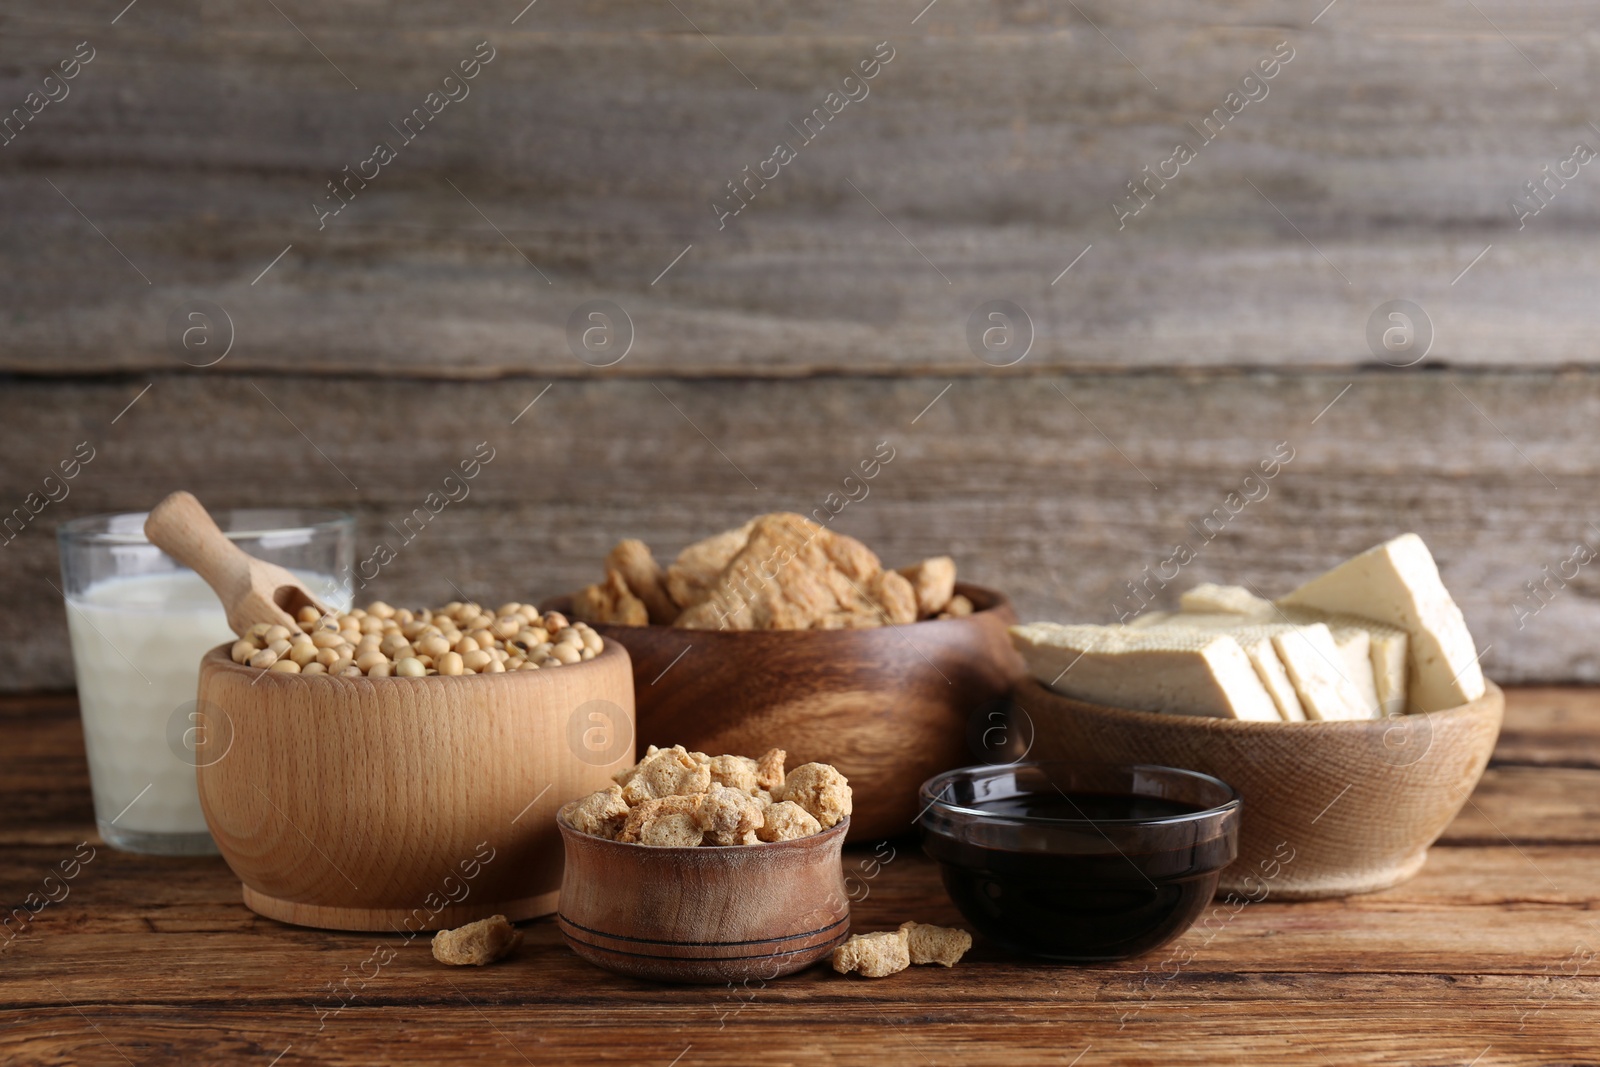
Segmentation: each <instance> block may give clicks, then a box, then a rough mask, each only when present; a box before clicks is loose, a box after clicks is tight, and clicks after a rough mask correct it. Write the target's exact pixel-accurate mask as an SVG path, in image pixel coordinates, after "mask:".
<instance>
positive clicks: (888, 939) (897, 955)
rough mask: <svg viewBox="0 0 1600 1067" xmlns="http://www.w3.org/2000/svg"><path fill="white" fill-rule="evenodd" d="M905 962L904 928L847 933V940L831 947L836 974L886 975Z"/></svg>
mask: <svg viewBox="0 0 1600 1067" xmlns="http://www.w3.org/2000/svg"><path fill="white" fill-rule="evenodd" d="M909 966H911V951H910V948H909V947H908V945H907V940H906V931H905V930H904V929H900V930H889V931H885V932H883V933H877V934H851V935H850V939H849V940H848V941H846V942H845V943H844V944H842V945H840V946H839V947H838V948H836V949H834V950H833V969H834V970H836V971H838V972H839V973H840V974H851V973H855V974H859V975H861V976H862V977H864V978H887V977H888V976H889V975H891V974H896V973H898V972H900V971H903V970H905V969H906V968H907V967H909Z"/></svg>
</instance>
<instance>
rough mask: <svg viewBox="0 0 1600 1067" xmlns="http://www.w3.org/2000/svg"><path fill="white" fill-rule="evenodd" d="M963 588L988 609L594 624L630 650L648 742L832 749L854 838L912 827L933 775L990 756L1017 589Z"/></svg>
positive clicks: (793, 763)
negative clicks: (779, 621)
mask: <svg viewBox="0 0 1600 1067" xmlns="http://www.w3.org/2000/svg"><path fill="white" fill-rule="evenodd" d="M956 591H957V592H959V593H963V594H965V595H966V596H967V597H968V598H970V599H971V600H972V603H973V606H974V607H975V608H977V609H978V610H976V611H974V612H973V614H971V615H967V616H964V617H962V618H958V619H933V620H929V621H927V622H917V623H911V624H909V625H906V626H885V627H880V628H877V629H871V630H680V629H678V628H676V627H672V626H607V625H602V624H599V623H594V624H592V625H593V626H594V628H595V629H596V630H598V631H600V633H601V634H603V635H604V636H605V638H606V640H608V641H610V640H615V641H618V642H620V643H621V644H623V645H625V646H627V649H628V652H629V653H630V654H632V656H633V663H634V688H635V699H636V700H637V702H638V708H639V745H640V747H641V748H643V747H644V746H645V745H660V746H661V747H663V748H665V747H668V746H670V745H683V746H685V747H687V748H689V749H690V750H698V751H701V752H708V753H710V754H711V755H713V756H715V755H720V754H722V753H725V752H726V753H732V754H734V755H740V756H751V757H755V756H759V755H761V753H763V752H765V751H766V750H767V749H769V748H774V747H776V748H782V749H785V750H787V751H788V753H789V761H788V765H789V766H790V767H791V768H793V767H797V766H799V765H800V764H802V763H813V762H814V763H831V764H833V765H834V766H835V767H837V768H838V769H839V771H840V773H842V774H843V775H844V776H845V777H846V778H848V779H850V788H851V790H852V791H853V792H854V804H855V811H854V813H853V814H852V816H851V822H852V824H853V826H854V829H853V831H852V832H853V833H854V834H855V836H856V840H857V841H864V840H877V839H881V838H885V837H893V836H897V835H899V834H904V833H909V832H911V830H912V829H913V824H914V822H915V819H916V815H917V809H918V807H919V805H918V804H917V788H918V787H919V786H921V785H922V783H923V782H924V781H926V780H927V779H929V778H931V777H933V776H934V775H935V774H938V773H939V772H940V771H947V770H950V769H951V768H952V767H960V766H962V765H963V764H967V763H971V762H973V759H974V758H975V757H981V755H982V753H974V752H972V751H971V750H970V749H969V747H968V737H969V733H971V732H972V731H971V730H970V729H969V728H970V726H971V724H972V723H973V722H981V721H982V717H983V715H984V711H985V709H986V708H991V707H995V706H997V705H998V703H999V702H1001V701H1003V700H1004V698H1005V696H1006V694H1007V692H1009V690H1010V688H1011V686H1012V684H1013V683H1014V682H1016V681H1017V680H1018V679H1020V678H1022V677H1025V676H1026V673H1027V672H1026V670H1025V668H1024V667H1023V664H1022V659H1021V657H1020V656H1018V655H1017V653H1016V650H1015V649H1013V648H1012V647H1011V639H1010V637H1009V636H1007V634H1006V627H1008V626H1011V625H1012V624H1014V623H1015V622H1016V621H1017V616H1016V613H1015V612H1014V611H1012V610H1011V602H1010V601H1008V600H1007V599H1006V598H1005V597H1004V596H1003V595H1001V594H1000V593H997V592H993V591H991V590H988V589H982V588H979V587H977V586H972V585H964V584H963V585H957V586H956ZM976 732H977V734H978V735H980V736H981V734H982V728H981V727H980V729H979V730H978V731H976Z"/></svg>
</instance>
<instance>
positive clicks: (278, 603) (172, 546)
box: [144, 490, 328, 637]
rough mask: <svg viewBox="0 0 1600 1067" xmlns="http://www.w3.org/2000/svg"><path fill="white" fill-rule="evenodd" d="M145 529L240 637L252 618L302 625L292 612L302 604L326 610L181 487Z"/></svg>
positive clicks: (159, 506) (154, 512)
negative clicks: (199, 584) (200, 584)
mask: <svg viewBox="0 0 1600 1067" xmlns="http://www.w3.org/2000/svg"><path fill="white" fill-rule="evenodd" d="M144 534H145V536H146V537H148V538H149V539H150V542H151V544H154V545H155V546H156V547H158V548H160V549H161V550H162V551H164V552H166V553H167V555H169V556H171V557H172V558H173V559H175V560H177V561H178V562H179V563H182V564H183V565H184V566H186V567H188V568H189V569H191V570H193V571H194V572H195V573H196V574H198V575H200V577H202V578H204V579H205V580H206V584H207V585H209V586H211V588H212V590H213V591H214V592H215V593H216V594H217V598H218V599H219V600H221V601H222V606H223V608H224V609H226V611H227V613H228V625H229V626H231V627H233V632H234V633H236V634H238V635H239V636H241V637H243V636H244V634H245V631H246V630H248V629H250V627H251V626H253V625H255V624H256V623H266V624H267V625H269V626H274V625H275V626H284V627H287V628H288V629H289V630H290V631H291V632H292V631H296V630H300V629H302V627H301V625H300V623H299V621H298V620H296V619H295V617H294V613H295V612H298V611H299V610H300V609H301V608H303V607H312V608H315V609H316V610H317V611H318V612H319V613H321V614H324V615H325V614H327V613H328V609H327V608H326V607H324V606H323V605H322V602H321V601H319V600H318V599H317V598H316V597H314V596H312V595H311V592H310V591H309V590H308V589H306V587H305V586H303V585H301V584H300V580H299V579H298V578H296V577H295V576H294V575H292V574H290V573H289V572H288V571H286V570H284V569H283V568H282V567H280V566H278V565H277V564H275V563H268V562H267V561H265V560H260V559H256V558H255V557H254V556H252V555H250V554H249V553H247V552H245V551H244V550H243V549H241V548H240V547H239V546H238V545H235V544H234V543H233V542H232V541H230V540H228V537H227V535H226V534H224V533H223V532H222V530H221V528H220V527H218V526H217V524H216V522H215V521H214V520H213V519H212V518H211V515H210V513H208V512H207V511H206V509H205V508H204V506H202V505H201V503H200V501H198V500H196V499H195V496H194V494H193V493H187V492H183V491H181V490H180V491H179V492H176V493H173V494H172V495H171V496H169V497H167V498H166V499H165V500H163V501H162V502H161V503H159V504H157V505H156V506H155V508H154V509H153V510H152V511H151V512H150V517H149V518H147V519H145V521H144Z"/></svg>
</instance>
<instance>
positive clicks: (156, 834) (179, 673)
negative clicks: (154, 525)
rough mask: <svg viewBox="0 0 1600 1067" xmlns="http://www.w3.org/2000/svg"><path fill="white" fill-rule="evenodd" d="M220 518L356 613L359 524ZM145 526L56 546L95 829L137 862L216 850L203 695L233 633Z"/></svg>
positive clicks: (122, 526)
mask: <svg viewBox="0 0 1600 1067" xmlns="http://www.w3.org/2000/svg"><path fill="white" fill-rule="evenodd" d="M212 516H213V517H214V518H215V519H216V521H217V525H218V526H220V527H221V528H222V530H223V532H224V533H226V534H227V535H228V538H229V540H231V541H233V543H234V544H236V545H238V546H239V547H240V548H242V549H244V551H246V552H248V553H250V554H251V555H252V556H255V557H257V558H259V559H264V560H267V561H269V562H271V563H276V564H279V565H280V566H283V567H287V568H288V569H289V570H290V571H292V572H294V574H295V575H296V576H297V577H298V578H300V580H301V581H303V582H304V583H305V585H306V588H308V589H310V590H311V591H312V592H313V593H314V594H316V596H317V597H318V599H320V600H321V601H322V602H323V603H324V604H327V605H328V606H329V607H331V608H338V609H341V610H346V609H348V608H349V606H350V597H351V585H350V583H351V564H352V561H353V556H354V544H355V519H354V518H352V517H351V516H349V515H347V514H345V513H344V512H340V511H328V510H320V509H304V508H243V509H238V510H231V511H217V512H213V513H212ZM144 520H145V513H143V512H139V513H127V514H120V515H91V516H88V517H86V518H82V519H75V520H73V521H71V522H67V523H64V524H62V526H61V527H60V529H59V530H58V531H57V536H56V540H57V544H58V546H59V547H60V550H61V581H62V586H63V591H64V592H65V594H66V601H67V628H68V631H69V632H70V634H71V637H72V663H73V668H74V670H75V671H76V673H77V679H78V703H79V706H80V708H81V711H82V716H83V741H84V748H85V749H86V750H87V751H88V756H89V784H90V787H91V789H92V790H93V792H94V816H95V822H96V824H97V825H98V827H99V830H100V836H101V837H102V838H104V839H105V841H106V843H107V844H110V845H112V846H114V847H116V848H120V849H124V850H126V851H128V852H145V853H153V854H158V855H169V856H188V855H205V854H214V853H215V852H216V845H215V843H214V842H213V841H212V840H211V834H210V833H209V832H208V831H207V830H206V821H205V816H204V815H203V814H202V813H201V811H200V794H199V792H198V790H197V788H196V786H195V763H196V759H197V757H196V755H195V749H196V742H197V741H198V739H199V738H198V731H199V730H200V729H201V726H200V722H201V718H200V716H199V715H198V714H197V711H196V705H195V699H196V691H197V689H198V687H199V678H200V657H201V656H202V655H204V654H205V653H206V652H207V651H209V650H210V649H212V648H215V647H216V646H217V645H219V644H222V643H223V642H225V641H232V640H233V639H234V634H233V631H232V630H230V629H229V628H228V623H227V619H226V617H225V615H224V613H223V610H222V604H221V602H220V601H218V600H217V597H216V594H214V593H213V592H212V591H211V587H210V586H208V585H206V583H205V581H204V580H203V579H202V578H201V577H200V576H199V575H198V574H196V573H194V572H193V571H191V570H190V569H189V568H187V567H185V566H183V565H182V564H180V563H178V562H177V561H176V560H174V559H173V558H172V557H171V556H168V555H167V554H166V553H165V552H163V551H161V549H159V548H157V547H156V546H155V545H152V544H151V543H150V542H149V541H148V540H147V539H146V538H145V536H144ZM208 751H212V752H214V751H216V749H215V748H208ZM207 758H208V759H213V760H214V759H216V758H218V757H215V756H208V757H207ZM220 758H223V759H225V758H227V757H226V755H225V754H224V755H222V756H221V757H220Z"/></svg>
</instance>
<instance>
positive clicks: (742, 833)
mask: <svg viewBox="0 0 1600 1067" xmlns="http://www.w3.org/2000/svg"><path fill="white" fill-rule="evenodd" d="M763 815H764V812H763V809H762V806H761V803H760V801H758V800H756V798H755V797H753V796H751V795H750V794H749V793H745V792H741V791H740V790H738V789H730V788H728V787H727V786H723V785H714V786H712V787H711V791H710V792H709V793H707V794H705V795H704V796H703V797H701V798H700V807H699V810H698V812H697V816H698V820H699V825H700V829H701V830H703V831H705V832H706V833H707V834H709V835H711V838H712V843H713V844H717V845H740V844H744V843H745V839H746V838H747V837H749V836H750V835H751V834H752V833H754V832H756V831H757V830H759V829H760V828H761V825H762V821H763Z"/></svg>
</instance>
